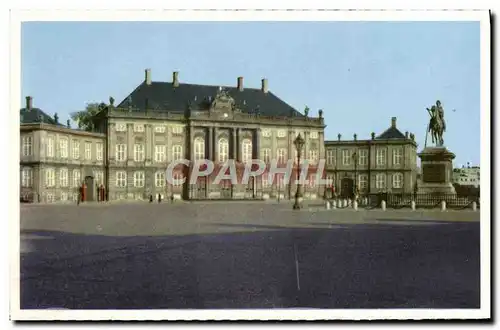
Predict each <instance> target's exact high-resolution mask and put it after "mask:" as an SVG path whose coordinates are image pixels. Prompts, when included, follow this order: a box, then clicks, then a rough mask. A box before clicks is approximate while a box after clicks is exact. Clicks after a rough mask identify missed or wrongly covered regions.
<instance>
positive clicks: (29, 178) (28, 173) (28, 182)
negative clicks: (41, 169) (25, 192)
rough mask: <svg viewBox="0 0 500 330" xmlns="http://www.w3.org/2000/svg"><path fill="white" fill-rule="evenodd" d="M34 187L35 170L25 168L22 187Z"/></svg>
mask: <svg viewBox="0 0 500 330" xmlns="http://www.w3.org/2000/svg"><path fill="white" fill-rule="evenodd" d="M32 185H33V170H32V168H31V167H23V170H22V172H21V186H22V187H26V188H29V187H31V186H32Z"/></svg>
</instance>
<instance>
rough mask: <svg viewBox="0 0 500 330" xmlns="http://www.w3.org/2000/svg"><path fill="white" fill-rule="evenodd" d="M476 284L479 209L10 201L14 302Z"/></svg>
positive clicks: (111, 305) (222, 304) (409, 291)
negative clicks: (15, 209)
mask: <svg viewBox="0 0 500 330" xmlns="http://www.w3.org/2000/svg"><path fill="white" fill-rule="evenodd" d="M295 251H296V253H295ZM479 292H480V286H479V212H472V211H466V210H464V211H460V212H458V211H449V212H440V211H416V212H411V211H409V210H397V211H396V210H390V211H389V210H388V211H385V212H382V211H378V210H370V211H365V210H361V211H358V212H355V211H352V210H324V209H323V208H321V207H318V206H315V205H310V206H309V207H308V208H306V209H304V210H301V211H298V212H297V211H295V212H294V211H291V204H289V203H281V204H272V203H262V202H261V203H241V202H234V203H233V202H232V203H220V202H215V203H193V204H191V203H177V204H103V205H96V204H88V205H80V206H76V205H59V206H54V205H27V206H24V205H22V206H21V308H50V307H64V308H72V309H73V308H74V309H148V308H155V309H163V308H273V307H278V308H287V307H314V308H413V307H415V308H478V307H479V301H480V299H479Z"/></svg>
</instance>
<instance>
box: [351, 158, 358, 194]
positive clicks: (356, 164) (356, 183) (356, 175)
mask: <svg viewBox="0 0 500 330" xmlns="http://www.w3.org/2000/svg"><path fill="white" fill-rule="evenodd" d="M352 159H353V160H354V188H353V190H354V191H353V195H354V198H356V197H357V196H356V195H357V193H358V152H357V151H354V154H353V155H352Z"/></svg>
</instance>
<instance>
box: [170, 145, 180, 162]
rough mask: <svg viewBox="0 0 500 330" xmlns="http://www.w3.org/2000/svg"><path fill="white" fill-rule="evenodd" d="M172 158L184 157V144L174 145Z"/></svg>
mask: <svg viewBox="0 0 500 330" xmlns="http://www.w3.org/2000/svg"><path fill="white" fill-rule="evenodd" d="M172 158H173V160H180V159H182V146H179V145H175V146H173V147H172Z"/></svg>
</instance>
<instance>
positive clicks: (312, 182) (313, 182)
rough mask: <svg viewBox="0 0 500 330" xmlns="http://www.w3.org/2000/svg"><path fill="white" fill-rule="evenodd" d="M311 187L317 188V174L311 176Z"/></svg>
mask: <svg viewBox="0 0 500 330" xmlns="http://www.w3.org/2000/svg"><path fill="white" fill-rule="evenodd" d="M309 187H311V188H314V187H316V174H309Z"/></svg>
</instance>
